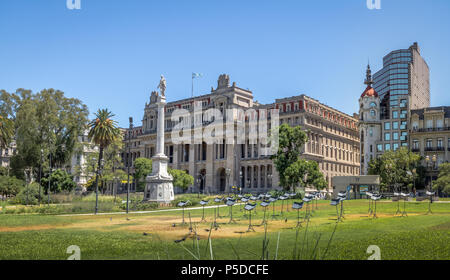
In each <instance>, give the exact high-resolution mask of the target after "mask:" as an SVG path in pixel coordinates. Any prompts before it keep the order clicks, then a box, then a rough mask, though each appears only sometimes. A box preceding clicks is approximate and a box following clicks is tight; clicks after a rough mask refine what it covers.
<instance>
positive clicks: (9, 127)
mask: <svg viewBox="0 0 450 280" xmlns="http://www.w3.org/2000/svg"><path fill="white" fill-rule="evenodd" d="M13 137H14V122H13V121H12V120H10V119H8V118H7V117H5V116H2V115H0V148H3V149H4V148H7V147H8V145H9V144H10V143H11V140H12V138H13Z"/></svg>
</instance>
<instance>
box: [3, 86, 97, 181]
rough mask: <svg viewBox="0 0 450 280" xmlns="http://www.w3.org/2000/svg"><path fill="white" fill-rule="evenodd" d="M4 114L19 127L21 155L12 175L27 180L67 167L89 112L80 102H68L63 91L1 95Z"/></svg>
mask: <svg viewBox="0 0 450 280" xmlns="http://www.w3.org/2000/svg"><path fill="white" fill-rule="evenodd" d="M0 114H1V115H2V116H3V117H7V118H9V119H11V120H12V121H13V122H14V124H15V134H16V143H17V154H16V155H14V156H13V157H12V159H11V167H12V170H11V171H12V174H14V175H15V176H16V177H18V178H22V177H23V171H24V170H25V169H27V168H33V170H34V171H35V172H38V170H39V167H40V165H41V157H43V159H44V161H43V166H42V167H43V168H47V169H48V166H49V163H50V162H49V161H50V154H51V158H52V167H65V165H66V164H67V163H68V161H69V159H70V158H71V155H72V153H73V151H74V147H75V143H76V142H77V137H78V135H80V134H81V132H82V131H83V130H84V129H85V127H86V124H87V121H88V119H87V117H88V114H89V112H88V109H87V107H86V105H84V104H83V103H82V102H81V101H80V100H78V99H74V98H67V97H65V96H64V93H63V92H62V91H59V90H54V89H45V90H42V91H40V92H38V93H33V92H31V91H30V90H25V89H18V90H16V92H15V93H7V92H6V91H1V93H0Z"/></svg>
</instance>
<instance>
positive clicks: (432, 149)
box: [425, 147, 445, 152]
mask: <svg viewBox="0 0 450 280" xmlns="http://www.w3.org/2000/svg"><path fill="white" fill-rule="evenodd" d="M443 151H445V148H444V147H426V148H425V152H443Z"/></svg>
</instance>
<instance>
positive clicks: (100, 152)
mask: <svg viewBox="0 0 450 280" xmlns="http://www.w3.org/2000/svg"><path fill="white" fill-rule="evenodd" d="M102 157H103V146H100V151H99V155H98V163H97V173H96V174H95V214H97V213H98V177H99V174H100V167H101V162H102Z"/></svg>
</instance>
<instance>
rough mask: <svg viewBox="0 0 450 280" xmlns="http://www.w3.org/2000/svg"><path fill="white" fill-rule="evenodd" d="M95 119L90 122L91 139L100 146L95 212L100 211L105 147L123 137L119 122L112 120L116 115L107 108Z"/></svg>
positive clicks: (99, 112)
mask: <svg viewBox="0 0 450 280" xmlns="http://www.w3.org/2000/svg"><path fill="white" fill-rule="evenodd" d="M95 117H96V118H95V119H94V120H92V121H91V122H90V123H89V127H90V130H89V139H91V141H92V142H93V143H95V144H96V145H98V146H99V156H98V163H97V166H98V167H97V175H96V179H95V196H96V199H95V200H96V202H95V214H97V212H98V177H99V173H100V172H101V169H102V166H101V163H102V158H103V153H104V150H105V148H107V147H108V146H109V145H111V143H114V142H115V141H117V139H118V138H120V137H121V133H120V130H119V128H118V127H117V122H116V121H114V120H112V117H114V115H113V114H112V113H111V112H110V111H108V110H107V109H100V110H98V111H97V113H96V114H95Z"/></svg>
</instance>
